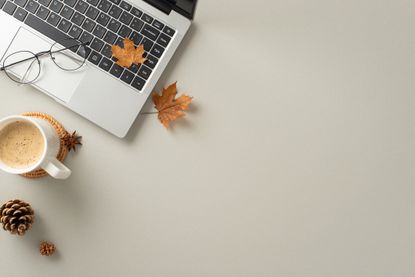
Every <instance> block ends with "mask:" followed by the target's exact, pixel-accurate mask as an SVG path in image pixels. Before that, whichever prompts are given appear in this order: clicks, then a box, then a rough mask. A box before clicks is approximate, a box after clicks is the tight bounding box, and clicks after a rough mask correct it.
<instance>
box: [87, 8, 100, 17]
mask: <svg viewBox="0 0 415 277" xmlns="http://www.w3.org/2000/svg"><path fill="white" fill-rule="evenodd" d="M98 14H99V10H98V9H96V8H94V7H92V6H90V7H89V8H88V11H87V12H86V14H85V15H86V16H87V17H89V18H91V19H96V18H97V17H98Z"/></svg>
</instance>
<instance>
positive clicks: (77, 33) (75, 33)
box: [69, 25, 82, 39]
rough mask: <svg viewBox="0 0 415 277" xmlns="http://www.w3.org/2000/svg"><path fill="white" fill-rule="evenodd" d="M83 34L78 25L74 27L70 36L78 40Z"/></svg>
mask: <svg viewBox="0 0 415 277" xmlns="http://www.w3.org/2000/svg"><path fill="white" fill-rule="evenodd" d="M81 33H82V29H81V28H79V27H78V26H76V25H73V26H72V28H71V30H70V31H69V35H70V36H71V37H73V38H75V39H78V38H79V36H80V35H81Z"/></svg>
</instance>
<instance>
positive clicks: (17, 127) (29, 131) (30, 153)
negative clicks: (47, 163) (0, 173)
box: [0, 121, 45, 169]
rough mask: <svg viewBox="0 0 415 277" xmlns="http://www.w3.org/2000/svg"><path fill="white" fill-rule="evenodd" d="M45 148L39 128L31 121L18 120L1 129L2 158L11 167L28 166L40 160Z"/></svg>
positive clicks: (0, 154) (0, 145)
mask: <svg viewBox="0 0 415 277" xmlns="http://www.w3.org/2000/svg"><path fill="white" fill-rule="evenodd" d="M44 150H45V142H44V139H43V136H42V133H41V132H40V131H39V129H38V128H37V127H36V126H35V125H33V124H32V123H30V122H26V121H16V122H13V123H11V124H9V125H7V126H5V127H4V128H3V129H2V130H1V131H0V160H1V161H2V162H3V163H4V164H6V165H7V166H9V167H11V168H16V169H22V168H28V167H30V166H32V165H33V164H35V163H36V162H38V161H39V160H40V159H41V158H42V155H43V152H44Z"/></svg>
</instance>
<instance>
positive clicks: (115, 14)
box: [108, 6, 122, 19]
mask: <svg viewBox="0 0 415 277" xmlns="http://www.w3.org/2000/svg"><path fill="white" fill-rule="evenodd" d="M121 13H122V9H120V8H119V7H117V6H112V8H111V10H110V12H109V13H108V14H109V15H110V16H112V17H114V18H116V19H118V18H119V17H120V15H121Z"/></svg>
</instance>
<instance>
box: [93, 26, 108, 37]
mask: <svg viewBox="0 0 415 277" xmlns="http://www.w3.org/2000/svg"><path fill="white" fill-rule="evenodd" d="M106 32H107V29H105V28H104V27H102V26H101V25H97V26H96V27H95V30H94V32H93V34H94V35H95V36H97V37H99V38H103V37H104V35H105V33H106Z"/></svg>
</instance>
